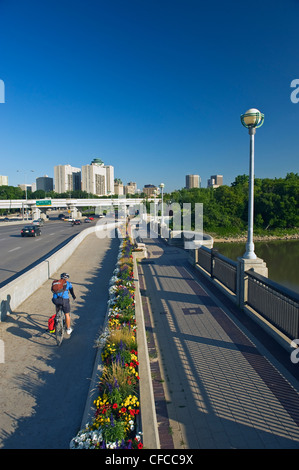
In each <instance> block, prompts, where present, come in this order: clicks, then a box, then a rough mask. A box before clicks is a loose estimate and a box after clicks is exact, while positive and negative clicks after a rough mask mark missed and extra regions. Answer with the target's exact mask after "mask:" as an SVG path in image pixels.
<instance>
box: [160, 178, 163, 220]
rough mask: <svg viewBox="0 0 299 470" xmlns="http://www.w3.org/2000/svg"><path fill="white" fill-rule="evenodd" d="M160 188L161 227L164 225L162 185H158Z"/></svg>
mask: <svg viewBox="0 0 299 470" xmlns="http://www.w3.org/2000/svg"><path fill="white" fill-rule="evenodd" d="M160 188H161V203H162V208H161V226H162V225H164V209H163V189H164V183H161V184H160Z"/></svg>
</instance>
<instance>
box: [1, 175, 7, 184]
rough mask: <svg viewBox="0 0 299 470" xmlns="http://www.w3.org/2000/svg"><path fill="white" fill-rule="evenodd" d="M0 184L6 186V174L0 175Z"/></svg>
mask: <svg viewBox="0 0 299 470" xmlns="http://www.w3.org/2000/svg"><path fill="white" fill-rule="evenodd" d="M0 186H8V176H1V175H0Z"/></svg>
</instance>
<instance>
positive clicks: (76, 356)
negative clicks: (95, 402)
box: [0, 233, 120, 449]
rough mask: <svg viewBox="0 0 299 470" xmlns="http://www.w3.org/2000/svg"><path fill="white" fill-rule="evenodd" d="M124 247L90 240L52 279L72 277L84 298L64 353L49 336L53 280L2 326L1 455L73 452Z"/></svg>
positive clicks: (74, 315) (112, 241)
mask: <svg viewBox="0 0 299 470" xmlns="http://www.w3.org/2000/svg"><path fill="white" fill-rule="evenodd" d="M119 242H120V241H119V240H118V239H116V238H108V237H106V238H98V237H97V236H96V234H94V233H93V234H92V235H89V236H87V237H86V239H84V240H83V241H82V243H81V244H80V245H79V247H78V248H77V249H76V251H75V252H74V253H73V254H72V256H71V257H70V258H69V259H68V261H67V262H66V263H65V264H64V265H63V266H61V268H60V269H59V272H58V273H55V276H53V279H54V278H56V277H58V276H59V275H60V273H61V272H68V273H69V274H70V280H71V282H72V284H73V287H74V291H75V294H76V296H77V299H76V301H75V303H74V302H73V301H71V309H72V325H73V328H74V331H73V333H72V335H71V336H70V337H68V336H67V335H66V337H65V340H64V341H63V343H62V345H61V346H60V347H57V345H56V340H55V336H54V335H51V334H50V333H49V332H48V331H47V322H48V318H49V317H50V315H52V314H53V313H54V305H53V304H52V302H51V297H52V296H51V291H50V288H51V283H52V279H49V280H48V281H47V282H45V283H44V284H43V285H42V287H41V288H40V289H38V290H37V291H36V292H35V293H34V294H33V295H31V296H30V297H29V298H28V299H27V300H26V301H25V302H23V303H22V304H21V305H20V306H19V307H18V308H17V309H15V311H14V312H13V313H12V314H11V315H10V316H9V317H7V319H6V320H5V321H4V322H1V323H0V339H1V340H2V341H3V342H4V352H5V361H4V363H0V448H3V449H69V443H70V440H71V439H72V438H73V437H74V436H75V435H76V433H77V432H78V431H79V429H80V426H81V420H82V415H83V412H84V409H85V405H86V399H87V395H88V392H89V386H90V382H91V377H92V373H93V368H94V362H95V358H96V352H97V348H96V347H94V346H95V340H96V339H97V338H98V334H99V332H100V331H101V327H102V325H103V322H104V319H105V316H106V312H107V301H108V289H109V281H110V279H111V276H112V273H113V270H114V269H115V264H116V261H117V255H118V250H119Z"/></svg>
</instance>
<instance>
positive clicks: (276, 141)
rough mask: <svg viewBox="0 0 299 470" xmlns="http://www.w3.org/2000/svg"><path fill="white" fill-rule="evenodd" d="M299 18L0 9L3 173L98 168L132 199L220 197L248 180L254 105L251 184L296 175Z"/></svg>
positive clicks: (19, 1) (94, 8) (31, 1)
mask: <svg viewBox="0 0 299 470" xmlns="http://www.w3.org/2000/svg"><path fill="white" fill-rule="evenodd" d="M298 19H299V1H298V0H285V1H284V2H273V1H268V0H260V1H256V0H253V1H251V2H240V1H237V0H234V1H226V2H224V1H209V2H207V1H205V2H204V1H201V0H108V1H107V0H103V1H102V0H85V1H76V0H72V1H70V0H51V1H48V0H44V1H43V2H41V1H40V0H39V1H37V0H28V1H26V2H25V1H24V0H0V21H1V24H0V79H1V80H3V82H4V84H5V103H1V104H0V156H1V165H0V174H1V175H7V176H8V177H9V184H11V185H17V184H18V183H22V182H24V181H25V172H27V176H26V182H27V183H31V182H32V181H34V180H35V178H36V177H38V176H43V175H45V174H48V175H49V176H52V177H53V175H54V166H55V165H59V164H71V165H73V166H76V167H81V166H82V165H85V164H88V163H90V162H91V160H92V159H93V158H95V157H97V158H101V159H102V160H103V161H104V162H105V164H110V165H113V166H114V167H115V177H118V178H121V179H122V181H123V182H124V183H125V184H126V183H127V182H129V181H135V182H137V185H138V187H139V188H140V189H142V187H143V185H144V184H156V185H158V184H160V183H161V182H164V184H165V192H168V191H172V190H174V189H180V188H182V187H184V185H185V175H186V174H199V175H200V176H201V179H202V186H203V187H206V184H207V179H208V178H209V177H210V175H212V174H222V175H223V177H224V183H225V184H228V185H230V184H231V183H232V182H233V181H234V179H235V177H236V176H237V175H240V174H244V173H246V174H248V167H249V136H248V132H247V130H246V129H245V128H244V127H242V125H241V122H240V115H241V114H242V113H244V112H245V111H246V110H247V109H249V108H251V107H255V108H258V109H259V110H260V111H262V112H263V113H264V114H265V122H264V125H263V126H262V127H261V128H260V129H258V130H257V134H256V139H255V176H256V177H258V178H265V177H270V178H275V177H277V178H279V177H284V176H285V175H286V174H287V173H288V172H291V171H293V172H295V173H297V172H298V171H299V168H298V161H299V159H298V154H299V152H298V135H299V134H298V129H299V103H293V102H292V101H291V99H290V96H291V92H292V91H293V89H292V88H291V86H290V85H291V82H292V80H294V79H297V78H299V62H298V55H299V46H298V44H299V27H298ZM298 96H299V93H298ZM17 170H22V172H21V173H19V172H17ZM30 170H34V173H31V171H30Z"/></svg>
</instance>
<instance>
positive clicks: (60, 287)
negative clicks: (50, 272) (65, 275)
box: [51, 279, 67, 294]
mask: <svg viewBox="0 0 299 470" xmlns="http://www.w3.org/2000/svg"><path fill="white" fill-rule="evenodd" d="M66 288H67V281H66V279H55V280H54V281H53V282H52V287H51V291H52V292H53V294H60V293H61V292H63V291H65V290H66Z"/></svg>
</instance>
